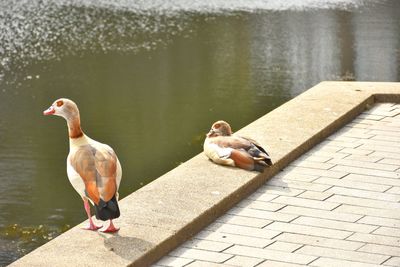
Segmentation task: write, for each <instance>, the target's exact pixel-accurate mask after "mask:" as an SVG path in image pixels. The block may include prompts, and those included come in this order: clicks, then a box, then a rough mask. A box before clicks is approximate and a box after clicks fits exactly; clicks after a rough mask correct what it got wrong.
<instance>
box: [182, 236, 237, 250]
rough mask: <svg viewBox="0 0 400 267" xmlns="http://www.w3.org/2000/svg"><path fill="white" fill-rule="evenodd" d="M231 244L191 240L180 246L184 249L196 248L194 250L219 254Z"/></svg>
mask: <svg viewBox="0 0 400 267" xmlns="http://www.w3.org/2000/svg"><path fill="white" fill-rule="evenodd" d="M232 245H233V244H227V243H223V242H217V241H210V240H202V239H191V240H189V241H186V242H185V243H183V244H182V247H185V248H196V249H203V250H209V251H215V252H221V251H223V250H225V249H227V248H229V247H230V246H232Z"/></svg>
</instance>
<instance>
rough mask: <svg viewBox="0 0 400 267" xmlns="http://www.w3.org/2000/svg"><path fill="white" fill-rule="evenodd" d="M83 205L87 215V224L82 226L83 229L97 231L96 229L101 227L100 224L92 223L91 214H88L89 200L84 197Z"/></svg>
mask: <svg viewBox="0 0 400 267" xmlns="http://www.w3.org/2000/svg"><path fill="white" fill-rule="evenodd" d="M83 205H84V206H85V211H86V214H87V216H88V218H89V226H87V227H84V228H83V229H85V230H91V231H97V229H99V228H101V226H97V225H95V224H94V223H93V220H92V216H90V206H89V201H88V200H87V199H86V198H84V199H83Z"/></svg>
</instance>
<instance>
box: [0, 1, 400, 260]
mask: <svg viewBox="0 0 400 267" xmlns="http://www.w3.org/2000/svg"><path fill="white" fill-rule="evenodd" d="M100 2H101V3H102V4H92V2H90V1H76V3H74V1H19V2H18V1H12V0H8V1H3V2H2V3H1V4H0V41H1V42H0V182H1V187H0V265H6V264H7V263H10V262H12V261H13V260H15V259H17V258H18V257H21V256H22V255H24V254H26V253H28V252H29V251H30V250H32V249H34V248H35V247H37V246H39V245H41V244H43V243H44V242H46V241H47V240H50V239H52V238H54V237H55V236H57V235H58V234H60V233H61V232H62V231H65V230H67V229H68V228H69V227H71V226H73V225H75V224H77V223H79V222H81V221H82V220H84V219H85V218H86V217H85V213H84V209H83V205H82V201H81V200H80V198H79V196H78V194H77V193H76V192H75V191H74V190H73V189H72V187H71V185H70V184H69V181H68V179H67V176H66V156H67V154H68V139H67V128H66V125H65V121H64V120H62V119H61V118H58V117H44V116H43V115H42V111H43V110H44V109H46V108H47V107H48V106H49V105H50V104H51V103H52V102H53V101H54V100H55V99H56V98H59V97H68V98H71V99H73V100H74V101H75V102H77V104H78V106H79V107H80V110H81V116H82V126H83V129H84V131H85V133H86V134H87V135H89V136H90V137H92V138H94V139H96V140H98V141H101V142H104V143H107V144H110V145H111V146H112V147H113V148H114V149H115V151H116V152H117V154H118V156H119V158H120V161H121V163H122V167H123V180H122V183H121V188H120V194H121V195H122V197H123V196H126V195H128V194H129V193H131V192H133V191H135V190H136V189H138V188H140V187H141V186H143V185H145V184H147V183H149V182H151V181H152V180H154V179H156V178H157V177H159V176H160V175H162V174H163V173H165V172H167V171H169V170H171V169H172V168H174V167H175V166H177V165H179V164H180V163H181V162H184V161H186V160H187V159H189V158H191V157H192V156H194V155H195V154H197V153H199V152H200V151H201V149H202V142H203V140H204V134H205V133H206V132H207V131H208V129H209V127H210V125H211V124H212V122H214V121H216V120H218V119H224V120H227V121H229V122H231V124H232V126H233V127H234V128H235V129H239V128H241V127H243V126H245V125H246V124H248V123H249V122H251V121H253V120H255V119H257V118H258V117H260V116H262V115H263V114H265V113H267V112H269V111H270V110H272V109H274V108H275V107H277V106H279V105H280V104H282V103H284V102H286V101H287V100H289V99H291V98H293V97H294V96H296V95H298V94H299V93H301V92H303V91H304V90H306V89H308V88H310V87H311V86H313V85H315V84H317V83H318V82H320V81H323V80H344V79H345V80H352V79H355V80H369V81H399V80H400V67H399V64H400V16H399V14H400V2H398V1H380V2H376V1H350V0H349V1H342V2H346V3H347V4H338V5H335V4H332V3H334V2H335V1H326V2H328V3H329V4H327V5H325V6H324V5H323V4H318V5H316V6H315V5H314V6H313V5H311V6H310V7H308V6H307V5H305V6H304V5H300V4H299V2H301V1H293V0H292V1H288V4H287V6H284V5H282V4H281V5H277V6H273V5H272V6H268V5H266V6H265V7H264V6H262V5H261V6H259V5H257V6H251V5H248V4H246V2H244V3H243V5H239V4H238V5H237V6H236V7H235V4H237V2H240V1H233V2H232V3H233V4H232V5H233V6H231V8H228V7H230V4H226V3H225V4H224V5H222V2H221V5H222V7H221V9H218V6H217V8H216V7H215V6H214V7H213V8H210V7H207V6H205V7H204V6H202V5H200V4H198V3H197V2H193V3H188V5H189V6H190V4H192V5H193V8H192V9H188V10H180V7H181V6H179V5H178V6H175V9H173V10H172V11H171V12H167V11H168V9H172V7H171V6H168V5H167V6H162V8H163V10H159V11H157V9H152V8H147V9H146V8H144V7H145V5H146V4H143V3H142V4H133V3H131V1H120V2H121V3H124V4H125V5H122V4H121V5H119V6H113V5H111V4H104V3H103V2H102V1H100ZM154 2H155V4H154V5H155V6H157V5H156V4H157V1H151V3H154ZM177 2H179V3H183V4H184V2H185V1H177ZM271 2H274V1H271ZM306 2H307V1H306ZM311 2H312V1H311ZM314 2H315V1H314ZM320 2H324V1H320ZM117 3H119V2H118V1H117ZM295 3H297V4H298V5H295ZM354 3H355V4H354ZM183 4H182V5H183ZM196 4H197V5H196ZM141 5H142V6H141ZM183 6H185V5H183ZM243 6H244V7H243ZM185 7H187V6H185ZM278 7H279V8H278ZM235 8H237V11H235V10H236V9H235ZM182 9H183V8H182ZM232 9H233V10H232ZM294 130H295V129H294ZM122 216H123V215H122Z"/></svg>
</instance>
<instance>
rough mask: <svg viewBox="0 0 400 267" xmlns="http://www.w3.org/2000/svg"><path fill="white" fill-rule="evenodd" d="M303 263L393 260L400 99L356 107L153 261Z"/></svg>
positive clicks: (398, 257)
mask: <svg viewBox="0 0 400 267" xmlns="http://www.w3.org/2000/svg"><path fill="white" fill-rule="evenodd" d="M293 130H295V129H293ZM232 179H234V177H233V178H232ZM306 265H307V266H324V267H325V266H360V267H361V266H365V267H367V266H378V265H384V266H400V105H398V104H391V103H381V104H376V105H374V106H373V107H372V108H371V109H370V110H367V111H365V112H363V113H362V114H360V115H359V116H358V117H357V118H356V119H354V120H353V121H352V122H350V123H348V124H347V125H346V126H345V127H343V128H342V129H340V130H339V131H338V132H336V133H334V134H333V135H331V136H329V137H328V138H326V139H325V140H324V141H323V142H322V143H320V144H319V145H317V146H316V147H314V148H313V149H312V150H310V151H309V152H307V153H306V154H304V155H303V156H301V157H300V158H299V159H297V160H296V161H294V162H292V163H291V164H290V165H289V166H288V167H286V168H285V169H284V170H283V171H282V172H281V173H279V174H277V175H276V176H274V177H273V178H272V179H270V180H269V181H267V182H266V183H265V184H264V185H262V186H261V187H260V188H259V189H258V190H257V191H256V192H255V193H253V194H251V195H250V196H248V197H247V198H245V199H244V200H242V201H241V202H239V203H238V204H237V205H236V206H235V207H233V208H232V209H230V210H229V211H228V212H227V213H226V214H225V215H223V216H221V217H219V218H218V219H217V220H216V221H215V222H213V223H211V224H210V225H209V226H208V227H206V228H205V229H204V230H202V231H201V232H200V233H198V234H197V235H195V236H194V237H193V238H192V239H190V240H189V241H187V242H185V243H184V244H183V245H181V246H180V247H178V248H177V249H175V250H173V251H172V252H170V253H169V254H168V256H165V257H164V258H162V259H161V260H160V261H158V262H157V263H156V264H155V265H153V266H188V267H189V266H190V267H195V266H243V267H244V266H277V267H279V266H306Z"/></svg>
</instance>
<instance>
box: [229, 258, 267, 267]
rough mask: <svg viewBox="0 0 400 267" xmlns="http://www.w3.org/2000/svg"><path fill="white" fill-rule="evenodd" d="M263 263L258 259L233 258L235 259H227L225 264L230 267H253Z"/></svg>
mask: <svg viewBox="0 0 400 267" xmlns="http://www.w3.org/2000/svg"><path fill="white" fill-rule="evenodd" d="M263 261H264V260H263V259H259V258H253V257H245V256H235V257H233V258H231V259H229V260H228V261H226V262H225V264H227V265H231V266H239V267H253V266H256V265H257V264H259V263H261V262H263Z"/></svg>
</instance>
